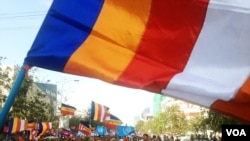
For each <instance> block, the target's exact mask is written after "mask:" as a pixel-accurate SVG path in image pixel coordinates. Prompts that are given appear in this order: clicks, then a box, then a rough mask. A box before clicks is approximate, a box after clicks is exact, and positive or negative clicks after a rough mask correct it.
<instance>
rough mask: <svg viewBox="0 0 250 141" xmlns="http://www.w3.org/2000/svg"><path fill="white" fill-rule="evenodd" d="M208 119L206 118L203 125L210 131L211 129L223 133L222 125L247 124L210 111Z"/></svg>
mask: <svg viewBox="0 0 250 141" xmlns="http://www.w3.org/2000/svg"><path fill="white" fill-rule="evenodd" d="M207 115H208V117H207V118H205V119H204V120H203V121H202V122H201V124H202V125H206V126H207V127H208V129H211V130H213V131H215V132H221V125H222V124H245V123H243V122H242V121H239V120H236V119H234V118H232V117H229V116H226V115H223V114H221V113H219V112H217V111H214V110H212V109H210V110H209V111H208V112H207Z"/></svg>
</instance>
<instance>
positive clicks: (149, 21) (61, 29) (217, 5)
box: [24, 0, 250, 122]
mask: <svg viewBox="0 0 250 141" xmlns="http://www.w3.org/2000/svg"><path fill="white" fill-rule="evenodd" d="M72 9H73V10H72ZM249 23H250V1H247V0H195V1H187V0H105V1H104V0H84V1H83V0H74V1H67V0H54V1H53V3H52V6H51V8H50V10H49V12H48V14H47V16H46V18H45V20H44V23H43V24H42V27H41V28H40V31H39V33H38V34H37V37H36V39H35V41H34V43H33V45H32V47H31V49H30V50H29V51H28V53H27V56H26V58H25V62H24V64H27V65H30V66H37V67H41V68H45V69H49V70H55V71H59V72H64V73H70V74H75V75H81V76H87V77H94V78H98V79H101V80H103V81H106V82H109V83H112V84H116V85H121V86H125V87H131V88H138V89H144V90H147V91H150V92H154V93H161V94H163V95H168V96H171V97H174V98H178V99H182V100H186V101H188V102H192V103H194V104H198V105H201V106H205V107H208V108H212V109H215V110H217V111H220V112H222V113H225V114H227V115H230V116H232V117H235V118H238V119H241V120H244V121H248V122H250V112H249V107H250V77H249V75H250V61H249V60H250V46H249V37H250V26H249ZM239 109H240V110H239Z"/></svg>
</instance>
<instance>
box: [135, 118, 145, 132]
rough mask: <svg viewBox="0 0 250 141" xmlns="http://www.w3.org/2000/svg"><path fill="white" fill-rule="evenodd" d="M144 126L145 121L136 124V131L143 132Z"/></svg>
mask: <svg viewBox="0 0 250 141" xmlns="http://www.w3.org/2000/svg"><path fill="white" fill-rule="evenodd" d="M143 125H144V121H142V120H139V121H138V122H137V123H136V124H135V130H136V131H142V128H143Z"/></svg>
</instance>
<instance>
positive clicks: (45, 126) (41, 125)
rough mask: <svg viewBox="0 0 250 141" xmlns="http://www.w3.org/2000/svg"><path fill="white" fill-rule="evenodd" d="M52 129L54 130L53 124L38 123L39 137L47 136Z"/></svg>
mask: <svg viewBox="0 0 250 141" xmlns="http://www.w3.org/2000/svg"><path fill="white" fill-rule="evenodd" d="M50 129H52V123H51V122H38V136H41V135H44V134H46V133H47V132H48V131H49V130H50Z"/></svg>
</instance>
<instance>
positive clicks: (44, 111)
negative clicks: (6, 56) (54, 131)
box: [0, 66, 59, 127]
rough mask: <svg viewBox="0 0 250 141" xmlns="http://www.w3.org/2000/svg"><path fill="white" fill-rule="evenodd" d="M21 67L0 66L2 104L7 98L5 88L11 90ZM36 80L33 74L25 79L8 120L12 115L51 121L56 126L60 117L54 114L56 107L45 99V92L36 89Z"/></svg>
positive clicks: (0, 97) (0, 98) (0, 96)
mask: <svg viewBox="0 0 250 141" xmlns="http://www.w3.org/2000/svg"><path fill="white" fill-rule="evenodd" d="M19 70H20V67H18V66H15V67H14V70H11V68H8V67H7V68H6V69H2V68H0V87H1V89H0V100H1V101H0V104H1V105H2V102H4V101H5V100H6V96H5V95H3V90H5V91H7V92H8V91H9V90H10V88H11V87H12V85H13V82H14V81H15V79H16V76H17V73H18V72H19ZM11 71H12V73H13V71H14V77H10V75H9V73H10V72H11ZM33 89H34V82H33V78H32V76H29V77H28V78H26V79H24V80H23V83H22V85H21V87H20V89H19V91H18V94H17V96H16V98H15V101H14V103H13V105H12V108H11V109H10V112H9V113H8V115H7V118H6V122H8V120H9V118H10V117H18V118H22V119H28V120H34V121H37V122H38V121H51V122H52V123H53V126H54V127H58V121H59V118H58V117H57V116H54V114H52V112H53V111H54V108H53V106H52V105H51V104H49V103H47V102H46V101H44V98H45V94H44V93H41V92H39V91H38V90H36V91H34V90H33Z"/></svg>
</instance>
